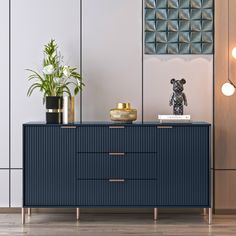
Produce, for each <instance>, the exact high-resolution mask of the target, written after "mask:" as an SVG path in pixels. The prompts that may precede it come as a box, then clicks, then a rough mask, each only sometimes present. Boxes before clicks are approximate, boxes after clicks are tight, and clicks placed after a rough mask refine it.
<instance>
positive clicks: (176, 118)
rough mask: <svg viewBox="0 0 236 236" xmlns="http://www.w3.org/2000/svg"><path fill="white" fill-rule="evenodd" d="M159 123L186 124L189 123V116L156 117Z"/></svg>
mask: <svg viewBox="0 0 236 236" xmlns="http://www.w3.org/2000/svg"><path fill="white" fill-rule="evenodd" d="M158 120H159V121H160V123H188V122H191V116H190V115H158Z"/></svg>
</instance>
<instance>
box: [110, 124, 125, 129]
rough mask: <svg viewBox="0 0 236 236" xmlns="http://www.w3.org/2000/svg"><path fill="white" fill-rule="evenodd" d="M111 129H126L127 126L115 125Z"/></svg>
mask: <svg viewBox="0 0 236 236" xmlns="http://www.w3.org/2000/svg"><path fill="white" fill-rule="evenodd" d="M109 128H110V129H124V128H125V126H116V125H114V126H109Z"/></svg>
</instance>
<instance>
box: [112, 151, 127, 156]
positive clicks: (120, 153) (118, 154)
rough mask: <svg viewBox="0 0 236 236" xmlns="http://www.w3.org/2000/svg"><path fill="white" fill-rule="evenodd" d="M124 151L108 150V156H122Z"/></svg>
mask: <svg viewBox="0 0 236 236" xmlns="http://www.w3.org/2000/svg"><path fill="white" fill-rule="evenodd" d="M124 155H125V153H124V152H110V153H109V156H124Z"/></svg>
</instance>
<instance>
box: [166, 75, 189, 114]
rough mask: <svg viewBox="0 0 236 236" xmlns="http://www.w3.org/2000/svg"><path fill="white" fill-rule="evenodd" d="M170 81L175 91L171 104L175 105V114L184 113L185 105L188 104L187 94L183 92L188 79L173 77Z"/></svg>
mask: <svg viewBox="0 0 236 236" xmlns="http://www.w3.org/2000/svg"><path fill="white" fill-rule="evenodd" d="M170 83H171V84H173V91H174V92H173V94H172V96H171V99H170V106H173V114H174V115H183V114H184V105H185V106H187V105H188V103H187V98H186V95H185V94H184V93H183V91H184V84H186V80H185V79H181V80H176V79H172V80H171V81H170Z"/></svg>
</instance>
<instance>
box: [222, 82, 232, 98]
mask: <svg viewBox="0 0 236 236" xmlns="http://www.w3.org/2000/svg"><path fill="white" fill-rule="evenodd" d="M221 91H222V93H223V94H224V95H225V96H232V95H233V94H234V92H235V87H234V86H233V85H232V84H231V83H228V82H227V83H225V84H223V86H222V88H221Z"/></svg>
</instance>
